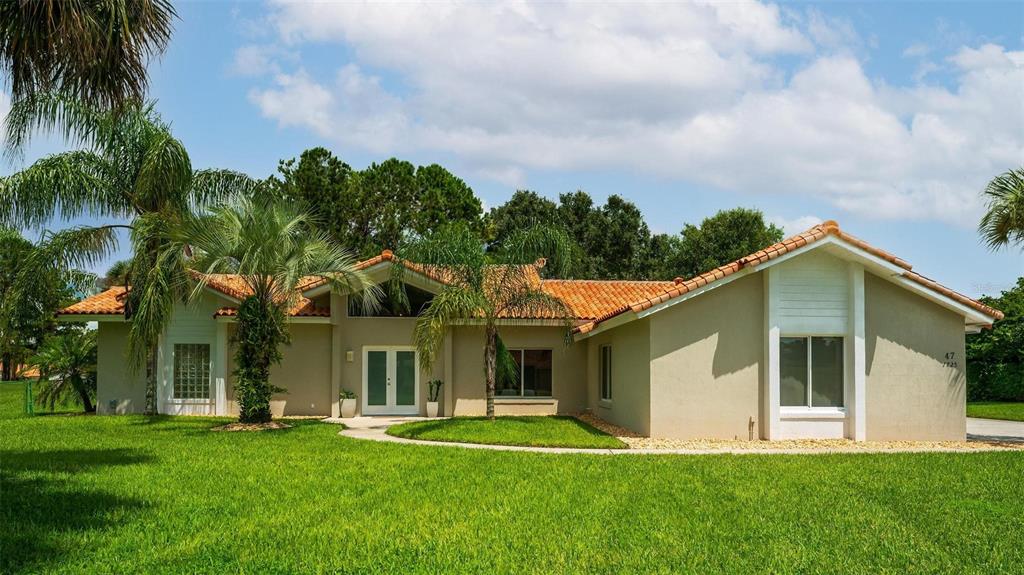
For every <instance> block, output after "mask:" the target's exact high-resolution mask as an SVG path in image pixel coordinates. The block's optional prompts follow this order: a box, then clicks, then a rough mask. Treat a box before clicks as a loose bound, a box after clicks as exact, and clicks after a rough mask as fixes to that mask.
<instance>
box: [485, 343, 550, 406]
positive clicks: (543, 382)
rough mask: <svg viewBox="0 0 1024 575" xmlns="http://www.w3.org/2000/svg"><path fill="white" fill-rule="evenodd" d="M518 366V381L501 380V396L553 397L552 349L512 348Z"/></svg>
mask: <svg viewBox="0 0 1024 575" xmlns="http://www.w3.org/2000/svg"><path fill="white" fill-rule="evenodd" d="M508 352H509V353H510V354H512V359H514V360H515V362H516V367H517V368H518V370H517V371H518V374H517V375H518V376H519V377H518V381H516V380H515V379H513V380H499V381H498V382H497V386H496V387H497V389H496V390H495V394H496V395H498V396H499V397H551V374H552V370H551V365H552V364H551V350H550V349H510V350H508Z"/></svg>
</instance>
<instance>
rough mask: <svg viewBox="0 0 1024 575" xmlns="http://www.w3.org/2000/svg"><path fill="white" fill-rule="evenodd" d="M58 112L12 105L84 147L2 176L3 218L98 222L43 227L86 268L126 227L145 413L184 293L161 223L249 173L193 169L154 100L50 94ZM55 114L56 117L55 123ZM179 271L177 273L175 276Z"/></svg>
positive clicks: (130, 315) (225, 191)
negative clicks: (102, 106) (161, 346)
mask: <svg viewBox="0 0 1024 575" xmlns="http://www.w3.org/2000/svg"><path fill="white" fill-rule="evenodd" d="M47 98H48V100H47V102H49V104H48V105H50V106H52V107H53V109H55V110H57V109H59V110H61V113H60V115H59V116H58V117H57V118H56V119H54V117H53V116H50V115H47V114H44V115H43V116H37V115H34V112H33V110H32V109H31V106H30V104H28V103H24V102H23V103H20V104H16V105H14V106H12V108H11V111H10V113H9V114H8V122H12V123H14V124H16V125H19V126H22V131H27V130H29V129H30V128H35V127H39V128H44V129H52V128H54V127H55V126H59V127H60V128H61V129H62V130H63V131H64V135H65V136H66V137H68V138H69V139H72V140H75V141H77V142H79V143H80V144H81V149H78V150H74V151H69V152H62V153H58V154H53V155H50V156H47V157H44V158H42V159H40V160H38V161H37V162H35V163H34V164H32V165H31V166H29V167H28V168H26V169H25V170H23V171H21V172H18V173H15V174H13V175H11V176H9V177H6V178H3V179H2V180H0V224H4V225H9V226H12V227H22V228H28V227H36V228H38V227H42V226H44V225H46V224H48V223H49V222H50V221H51V220H52V219H53V218H54V217H56V216H58V215H59V216H60V217H61V218H64V219H66V220H67V219H72V218H76V217H79V216H91V217H92V218H94V219H98V220H100V221H104V220H105V222H104V223H103V224H101V225H96V226H87V227H77V228H70V229H67V230H63V231H60V232H56V233H47V234H46V238H45V239H46V243H47V245H48V246H49V250H50V253H51V254H53V255H52V257H54V258H56V259H58V260H60V261H61V263H62V267H64V268H75V267H91V266H94V265H96V264H97V263H99V262H100V261H102V260H103V259H105V258H106V257H108V256H109V255H110V254H111V253H113V252H114V250H115V249H116V248H117V245H118V241H119V238H118V232H119V231H127V232H129V233H130V237H131V242H132V245H133V248H134V255H133V256H132V259H131V264H130V266H129V268H130V272H129V274H128V275H129V277H130V278H131V279H132V282H131V285H130V288H131V289H130V290H129V297H128V300H127V302H126V306H125V316H126V319H130V320H131V329H130V331H129V355H130V360H131V364H132V366H133V367H135V368H140V367H141V366H142V365H143V364H145V366H146V372H147V377H146V381H147V384H146V412H147V413H150V414H152V413H155V412H156V352H155V350H156V343H157V340H158V338H159V335H160V333H161V332H162V331H163V329H164V327H166V325H167V321H168V320H169V318H170V314H171V311H172V309H173V307H174V303H175V301H177V300H180V299H184V298H185V297H186V296H187V292H185V291H183V290H182V289H181V286H182V285H183V284H182V282H181V281H179V279H180V278H181V277H182V275H183V274H184V273H185V272H184V264H183V262H182V261H181V260H180V258H179V259H178V260H174V259H167V258H165V257H164V258H159V257H158V255H159V254H160V253H161V251H162V247H163V246H162V243H161V242H162V241H163V240H162V239H161V238H162V237H163V236H162V230H161V222H163V221H167V220H169V219H172V218H174V217H178V216H180V215H182V214H185V213H188V212H191V211H192V210H194V209H196V208H198V207H202V206H205V205H210V204H212V203H215V202H218V201H221V200H223V199H224V198H227V197H230V196H232V195H234V194H245V193H250V192H251V190H252V189H253V187H254V185H255V184H254V183H253V182H252V180H250V179H249V178H248V177H247V176H245V175H243V174H238V173H236V172H230V171H224V170H199V171H193V170H192V163H191V161H190V160H189V156H188V153H187V152H186V151H185V147H184V146H183V145H182V144H181V142H180V141H178V140H177V139H175V138H174V136H173V135H172V134H171V130H170V126H169V125H167V124H166V123H164V122H163V121H162V120H161V119H160V116H159V115H158V114H157V113H156V112H155V111H154V109H153V106H152V104H150V105H146V106H128V107H125V108H123V109H121V110H119V111H117V112H111V111H100V110H96V109H94V108H91V107H89V106H86V105H83V104H81V103H78V102H75V101H73V100H69V99H67V98H60V97H57V96H47ZM58 120H59V121H58ZM175 278H178V279H175Z"/></svg>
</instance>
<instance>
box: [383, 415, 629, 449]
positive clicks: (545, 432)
mask: <svg viewBox="0 0 1024 575" xmlns="http://www.w3.org/2000/svg"><path fill="white" fill-rule="evenodd" d="M388 434H389V435H394V436H396V437H406V438H409V439H424V440H427V441H458V442H462V443H489V444H494V445H529V446H531V447H587V448H594V449H599V448H604V449H623V448H625V447H626V444H625V443H623V442H621V441H619V439H617V438H615V437H613V436H611V435H608V434H607V433H605V432H603V431H601V430H599V429H595V428H594V427H592V426H590V425H587V424H586V423H583V422H582V421H580V420H578V419H576V418H575V417H540V416H536V417H499V418H496V419H495V420H494V421H490V420H488V419H487V418H485V417H455V418H452V419H435V420H428V421H412V422H409V423H403V424H401V425H396V426H394V427H391V428H389V429H388Z"/></svg>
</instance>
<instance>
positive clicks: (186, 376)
mask: <svg viewBox="0 0 1024 575" xmlns="http://www.w3.org/2000/svg"><path fill="white" fill-rule="evenodd" d="M173 397H174V399H210V345H209V344H206V343H176V344H174V394H173Z"/></svg>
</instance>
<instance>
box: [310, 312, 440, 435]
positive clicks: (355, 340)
mask: <svg viewBox="0 0 1024 575" xmlns="http://www.w3.org/2000/svg"><path fill="white" fill-rule="evenodd" d="M331 305H332V306H333V307H332V309H333V311H334V318H333V319H332V321H334V322H335V323H336V325H337V331H336V333H337V335H338V342H337V343H336V346H337V352H338V353H339V354H340V356H339V365H340V370H339V371H340V381H339V386H340V389H347V390H349V391H352V392H353V393H355V394H356V395H357V396H358V400H359V405H360V407H361V406H362V403H363V347H364V346H389V345H394V346H413V345H415V344H414V343H413V328H414V327H415V326H416V319H415V318H405V317H349V316H348V312H347V310H348V301H347V298H346V297H345V296H337V295H336V296H334V298H333V300H332V304H331ZM328 335H329V334H328ZM348 351H351V352H352V361H348V359H347V358H346V352H348ZM329 367H330V364H328V368H329ZM444 367H445V354H444V352H443V350H442V351H441V352H439V353H438V354H437V356H436V357H435V359H434V362H433V365H432V367H431V369H430V372H429V373H423V372H421V373H420V389H419V399H420V401H419V403H420V415H426V409H427V407H426V405H427V404H426V402H427V382H429V381H430V380H431V379H441V380H444V379H445V375H444V374H445V372H444ZM328 373H329V370H328ZM446 387H447V382H446ZM446 391H447V390H446V389H444V388H442V396H441V398H440V399H441V402H442V405H443V404H444V403H443V402H444V395H443V394H444V392H446Z"/></svg>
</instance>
